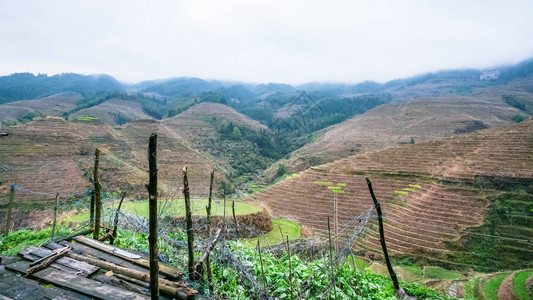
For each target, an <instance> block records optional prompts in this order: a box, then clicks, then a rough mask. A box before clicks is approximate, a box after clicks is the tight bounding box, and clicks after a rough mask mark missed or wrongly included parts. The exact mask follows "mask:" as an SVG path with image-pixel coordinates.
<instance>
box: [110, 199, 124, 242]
mask: <svg viewBox="0 0 533 300" xmlns="http://www.w3.org/2000/svg"><path fill="white" fill-rule="evenodd" d="M124 197H126V192H125V191H124V193H123V194H122V199H120V203H119V204H118V208H117V212H116V213H115V221H114V222H113V233H112V234H111V237H110V239H109V244H111V245H113V243H114V242H115V238H116V237H117V230H118V213H119V211H120V207H121V206H122V201H124Z"/></svg>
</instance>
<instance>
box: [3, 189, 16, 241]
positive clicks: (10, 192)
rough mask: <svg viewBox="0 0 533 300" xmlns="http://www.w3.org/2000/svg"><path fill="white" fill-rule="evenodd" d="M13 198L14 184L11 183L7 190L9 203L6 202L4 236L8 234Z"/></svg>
mask: <svg viewBox="0 0 533 300" xmlns="http://www.w3.org/2000/svg"><path fill="white" fill-rule="evenodd" d="M14 198H15V185H14V184H12V185H11V188H10V191H9V203H8V204H7V218H6V228H5V232H4V236H8V235H9V230H10V229H11V211H12V209H13V199H14Z"/></svg>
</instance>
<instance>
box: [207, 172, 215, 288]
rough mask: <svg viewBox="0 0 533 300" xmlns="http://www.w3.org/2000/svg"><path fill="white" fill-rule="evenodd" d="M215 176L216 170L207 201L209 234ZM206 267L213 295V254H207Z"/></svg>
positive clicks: (210, 182)
mask: <svg viewBox="0 0 533 300" xmlns="http://www.w3.org/2000/svg"><path fill="white" fill-rule="evenodd" d="M214 178H215V171H212V172H211V180H210V181H209V200H208V202H207V207H206V210H207V234H208V235H210V234H211V199H212V196H213V179H214ZM205 268H206V269H207V282H208V285H209V292H210V294H211V295H213V292H214V291H215V287H214V286H213V274H212V273H211V256H210V255H209V253H208V254H207V258H206V259H205Z"/></svg>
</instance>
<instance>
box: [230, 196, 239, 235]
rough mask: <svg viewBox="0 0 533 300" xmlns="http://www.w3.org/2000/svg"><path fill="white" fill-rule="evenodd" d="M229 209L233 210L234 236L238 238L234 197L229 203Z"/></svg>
mask: <svg viewBox="0 0 533 300" xmlns="http://www.w3.org/2000/svg"><path fill="white" fill-rule="evenodd" d="M231 210H232V211H233V221H234V222H235V237H236V239H237V240H238V239H239V224H237V217H236V216H235V199H234V200H233V202H232V203H231Z"/></svg>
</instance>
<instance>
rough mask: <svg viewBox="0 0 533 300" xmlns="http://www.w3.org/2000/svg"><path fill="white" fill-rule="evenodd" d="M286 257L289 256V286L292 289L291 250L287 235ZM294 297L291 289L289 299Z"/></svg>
mask: <svg viewBox="0 0 533 300" xmlns="http://www.w3.org/2000/svg"><path fill="white" fill-rule="evenodd" d="M287 255H289V285H290V286H291V287H292V262H291V248H290V247H289V236H288V235H287ZM293 297H294V295H293V294H292V289H291V299H292V298H293Z"/></svg>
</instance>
